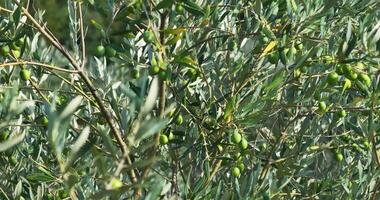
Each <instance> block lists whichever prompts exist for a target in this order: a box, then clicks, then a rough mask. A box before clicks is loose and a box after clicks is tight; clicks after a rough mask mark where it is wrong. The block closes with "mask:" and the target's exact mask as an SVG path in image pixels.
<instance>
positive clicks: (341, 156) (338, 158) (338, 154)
mask: <svg viewBox="0 0 380 200" xmlns="http://www.w3.org/2000/svg"><path fill="white" fill-rule="evenodd" d="M335 159H336V160H337V161H338V162H342V161H343V159H344V156H343V154H342V153H339V152H336V153H335Z"/></svg>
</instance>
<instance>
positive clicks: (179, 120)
mask: <svg viewBox="0 0 380 200" xmlns="http://www.w3.org/2000/svg"><path fill="white" fill-rule="evenodd" d="M175 123H176V124H177V125H181V124H182V123H183V117H182V115H181V114H178V115H177V117H176V118H175Z"/></svg>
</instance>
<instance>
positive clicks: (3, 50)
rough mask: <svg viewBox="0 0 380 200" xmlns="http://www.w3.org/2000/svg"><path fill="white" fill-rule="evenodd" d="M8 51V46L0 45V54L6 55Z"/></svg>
mask: <svg viewBox="0 0 380 200" xmlns="http://www.w3.org/2000/svg"><path fill="white" fill-rule="evenodd" d="M9 52H10V49H9V47H8V46H2V47H0V54H1V56H3V57H6V56H8V55H9Z"/></svg>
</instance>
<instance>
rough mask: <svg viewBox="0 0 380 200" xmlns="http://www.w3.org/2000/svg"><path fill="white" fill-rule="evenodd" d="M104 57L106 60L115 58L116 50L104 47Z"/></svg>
mask: <svg viewBox="0 0 380 200" xmlns="http://www.w3.org/2000/svg"><path fill="white" fill-rule="evenodd" d="M105 51H106V56H107V57H108V58H112V57H115V56H116V53H117V52H116V50H115V49H114V48H112V47H110V46H108V47H106V50H105Z"/></svg>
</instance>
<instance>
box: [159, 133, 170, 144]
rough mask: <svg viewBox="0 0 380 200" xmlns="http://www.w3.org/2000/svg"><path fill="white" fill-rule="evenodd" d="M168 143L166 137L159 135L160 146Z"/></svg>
mask: <svg viewBox="0 0 380 200" xmlns="http://www.w3.org/2000/svg"><path fill="white" fill-rule="evenodd" d="M168 142H169V138H168V136H166V135H165V134H161V135H160V144H161V145H165V144H167V143H168Z"/></svg>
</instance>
